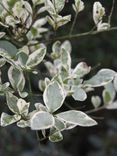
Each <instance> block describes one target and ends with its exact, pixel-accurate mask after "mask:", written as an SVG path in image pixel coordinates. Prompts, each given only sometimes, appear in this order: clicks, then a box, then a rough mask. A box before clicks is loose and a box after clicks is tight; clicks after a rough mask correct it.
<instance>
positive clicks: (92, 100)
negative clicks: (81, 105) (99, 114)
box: [91, 96, 101, 108]
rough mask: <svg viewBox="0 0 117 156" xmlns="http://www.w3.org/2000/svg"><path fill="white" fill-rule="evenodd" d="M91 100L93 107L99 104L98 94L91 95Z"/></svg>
mask: <svg viewBox="0 0 117 156" xmlns="http://www.w3.org/2000/svg"><path fill="white" fill-rule="evenodd" d="M91 102H92V104H93V106H94V108H98V107H99V106H100V105H101V98H100V97H99V96H92V97H91Z"/></svg>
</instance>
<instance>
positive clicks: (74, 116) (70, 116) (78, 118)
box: [57, 110, 97, 127]
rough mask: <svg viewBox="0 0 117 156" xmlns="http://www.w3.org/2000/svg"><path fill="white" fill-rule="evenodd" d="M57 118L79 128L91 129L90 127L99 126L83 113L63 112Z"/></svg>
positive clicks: (74, 111)
mask: <svg viewBox="0 0 117 156" xmlns="http://www.w3.org/2000/svg"><path fill="white" fill-rule="evenodd" d="M57 117H58V118H60V119H61V120H63V121H65V122H67V123H70V124H74V125H78V126H83V127H89V126H94V125H97V122H96V121H95V120H93V119H92V118H90V117H89V116H88V115H87V114H85V113H83V112H81V111H76V110H70V111H66V112H62V113H59V114H57Z"/></svg>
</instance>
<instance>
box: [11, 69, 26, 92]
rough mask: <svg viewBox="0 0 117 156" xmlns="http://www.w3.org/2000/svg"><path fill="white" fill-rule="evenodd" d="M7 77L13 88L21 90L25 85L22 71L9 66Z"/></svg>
mask: <svg viewBox="0 0 117 156" xmlns="http://www.w3.org/2000/svg"><path fill="white" fill-rule="evenodd" d="M8 77H9V81H10V83H11V85H12V87H13V88H14V89H15V90H19V91H22V90H23V89H24V86H25V78H24V75H23V72H22V71H21V70H18V69H16V68H14V67H13V66H11V67H10V68H9V70H8Z"/></svg>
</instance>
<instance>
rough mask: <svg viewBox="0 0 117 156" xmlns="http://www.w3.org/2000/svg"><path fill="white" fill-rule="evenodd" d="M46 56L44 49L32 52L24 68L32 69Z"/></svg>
mask: <svg viewBox="0 0 117 156" xmlns="http://www.w3.org/2000/svg"><path fill="white" fill-rule="evenodd" d="M45 54H46V48H40V49H37V50H36V51H34V52H33V53H32V54H30V55H29V58H28V60H27V62H26V66H27V67H28V68H33V67H35V66H36V65H38V64H39V63H41V62H42V60H43V59H44V57H45Z"/></svg>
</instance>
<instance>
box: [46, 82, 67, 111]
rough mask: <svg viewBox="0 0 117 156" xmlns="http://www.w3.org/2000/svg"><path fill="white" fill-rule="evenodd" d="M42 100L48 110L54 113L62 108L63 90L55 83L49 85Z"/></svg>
mask: <svg viewBox="0 0 117 156" xmlns="http://www.w3.org/2000/svg"><path fill="white" fill-rule="evenodd" d="M43 99H44V103H45V105H46V107H47V108H48V110H49V111H50V112H55V111H56V110H58V109H59V108H60V107H61V106H62V104H63V102H64V100H65V94H64V91H63V88H62V87H61V86H60V85H59V83H58V82H57V81H54V82H52V83H50V84H49V85H48V86H47V87H46V89H45V91H44V94H43Z"/></svg>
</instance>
